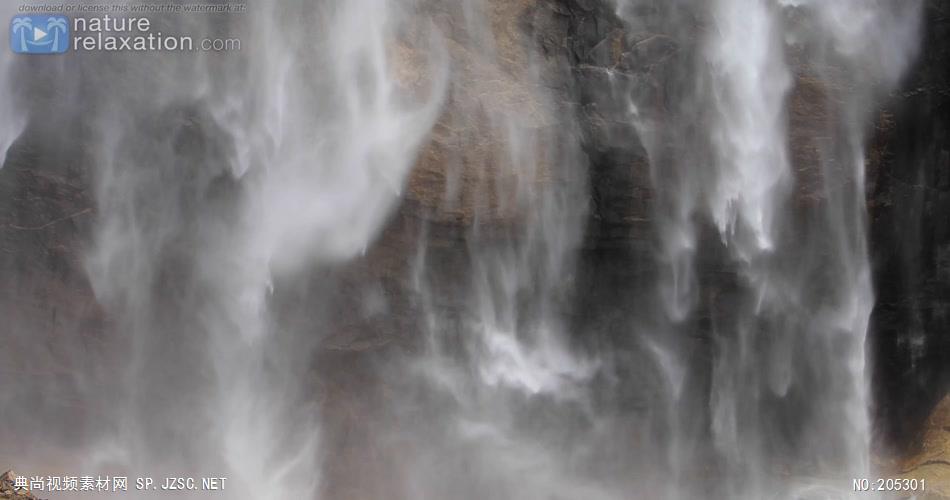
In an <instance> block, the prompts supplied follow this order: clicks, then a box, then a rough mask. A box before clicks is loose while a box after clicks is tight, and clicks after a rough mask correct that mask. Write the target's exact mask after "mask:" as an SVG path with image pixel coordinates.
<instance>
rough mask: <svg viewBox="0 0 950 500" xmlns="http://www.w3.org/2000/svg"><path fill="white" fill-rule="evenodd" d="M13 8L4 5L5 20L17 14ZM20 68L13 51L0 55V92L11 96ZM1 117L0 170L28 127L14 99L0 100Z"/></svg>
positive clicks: (0, 11)
mask: <svg viewBox="0 0 950 500" xmlns="http://www.w3.org/2000/svg"><path fill="white" fill-rule="evenodd" d="M12 7H13V6H12V5H10V6H8V5H4V6H3V10H0V13H2V15H3V17H4V19H12V18H13V17H14V15H15V14H16V11H15V9H13V8H12ZM17 71H18V68H17V67H16V65H15V63H14V56H13V54H12V53H11V51H9V50H7V51H4V52H3V54H2V55H0V75H3V76H2V77H0V92H3V93H4V94H10V93H11V92H12V91H13V89H14V88H16V85H17V84H18V79H17ZM0 116H3V117H4V119H3V123H2V124H0V168H3V163H4V158H5V157H6V155H7V150H8V148H9V147H10V145H11V144H12V143H13V141H15V140H16V138H17V137H18V136H19V135H20V133H21V132H22V131H23V128H24V127H25V126H26V113H25V112H24V110H23V109H22V105H21V104H20V103H18V102H16V101H15V100H13V99H0Z"/></svg>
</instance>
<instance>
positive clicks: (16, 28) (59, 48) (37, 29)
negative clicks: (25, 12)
mask: <svg viewBox="0 0 950 500" xmlns="http://www.w3.org/2000/svg"><path fill="white" fill-rule="evenodd" d="M10 48H11V49H13V51H14V52H16V53H17V54H62V53H64V52H66V51H67V50H69V21H67V20H66V18H65V17H63V16H16V17H14V18H13V20H12V21H10Z"/></svg>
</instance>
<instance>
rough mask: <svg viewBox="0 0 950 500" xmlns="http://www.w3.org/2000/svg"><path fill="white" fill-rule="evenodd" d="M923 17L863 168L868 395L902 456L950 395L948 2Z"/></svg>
mask: <svg viewBox="0 0 950 500" xmlns="http://www.w3.org/2000/svg"><path fill="white" fill-rule="evenodd" d="M924 15H925V22H924V30H925V31H924V42H923V43H924V45H923V49H922V51H921V56H920V59H919V61H918V62H917V64H916V66H915V67H914V68H912V70H911V71H910V72H909V74H908V76H907V78H906V79H905V81H904V83H903V85H902V88H901V89H900V90H899V91H897V92H894V93H893V94H892V96H891V99H890V100H889V102H888V103H887V105H886V106H885V107H884V109H883V110H882V111H881V113H880V115H879V118H878V120H877V124H876V134H875V137H874V139H873V141H872V142H871V144H870V154H869V158H870V164H869V166H868V174H869V190H870V192H869V193H868V206H869V212H870V216H871V228H870V229H871V231H870V234H871V252H872V262H873V264H874V271H875V272H874V277H875V292H876V294H877V304H876V307H875V309H874V313H873V316H872V321H871V332H870V338H871V341H872V345H873V351H872V356H873V362H874V366H875V370H874V373H875V379H874V387H875V388H876V390H877V412H878V417H879V420H878V422H879V424H880V429H881V430H882V432H883V434H885V435H887V436H888V437H890V438H892V440H893V441H892V443H893V444H896V445H898V447H900V446H899V445H900V444H901V443H909V442H912V441H913V437H914V436H915V435H916V433H917V429H918V428H919V427H920V425H921V423H922V422H923V420H924V419H925V418H926V416H927V415H928V413H929V412H930V410H931V408H933V407H934V405H935V404H936V403H937V402H938V401H940V400H941V399H942V398H943V397H944V396H945V395H946V394H947V392H948V390H950V370H948V369H947V367H948V366H950V301H948V297H950V15H948V4H947V2H944V1H929V2H927V8H926V12H925V14H924Z"/></svg>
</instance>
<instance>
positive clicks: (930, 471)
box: [898, 396, 950, 499]
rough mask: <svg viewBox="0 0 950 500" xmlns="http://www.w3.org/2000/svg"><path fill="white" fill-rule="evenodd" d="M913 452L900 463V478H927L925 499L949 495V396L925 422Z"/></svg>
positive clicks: (947, 496)
mask: <svg viewBox="0 0 950 500" xmlns="http://www.w3.org/2000/svg"><path fill="white" fill-rule="evenodd" d="M913 452H914V453H913V455H911V456H909V457H907V458H905V459H903V460H902V461H901V462H900V464H899V466H898V469H899V471H900V474H901V477H903V478H907V479H917V480H918V481H921V480H923V481H926V484H927V486H926V489H925V493H926V495H925V496H924V498H933V499H938V498H939V499H947V498H950V396H947V397H945V398H944V399H943V400H942V401H941V402H940V403H939V404H938V405H937V407H936V408H935V409H934V411H933V413H931V414H930V416H929V417H928V418H927V420H926V421H925V422H924V426H923V429H922V430H921V431H920V434H919V440H918V441H917V444H916V445H915V449H913Z"/></svg>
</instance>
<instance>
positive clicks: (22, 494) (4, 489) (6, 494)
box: [0, 470, 38, 500]
mask: <svg viewBox="0 0 950 500" xmlns="http://www.w3.org/2000/svg"><path fill="white" fill-rule="evenodd" d="M16 479H17V475H16V473H15V472H13V471H12V470H8V471H6V472H4V473H3V474H2V475H0V498H3V499H10V500H38V499H37V497H35V496H33V494H32V493H30V490H29V489H27V488H18V487H17V486H16Z"/></svg>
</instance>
